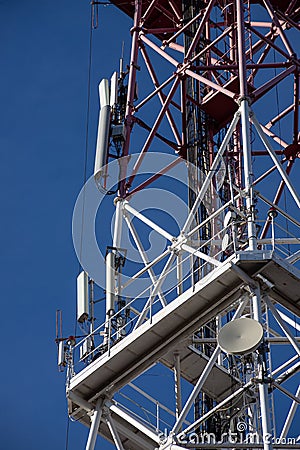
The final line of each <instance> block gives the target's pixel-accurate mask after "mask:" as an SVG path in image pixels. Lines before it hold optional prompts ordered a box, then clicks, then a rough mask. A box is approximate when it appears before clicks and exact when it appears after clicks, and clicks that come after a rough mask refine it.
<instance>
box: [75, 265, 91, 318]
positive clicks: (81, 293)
mask: <svg viewBox="0 0 300 450" xmlns="http://www.w3.org/2000/svg"><path fill="white" fill-rule="evenodd" d="M88 316H89V289H88V275H87V273H86V272H84V271H82V272H81V273H80V274H79V275H78V277H77V321H78V322H80V323H83V322H84V321H85V320H86V319H87V318H88Z"/></svg>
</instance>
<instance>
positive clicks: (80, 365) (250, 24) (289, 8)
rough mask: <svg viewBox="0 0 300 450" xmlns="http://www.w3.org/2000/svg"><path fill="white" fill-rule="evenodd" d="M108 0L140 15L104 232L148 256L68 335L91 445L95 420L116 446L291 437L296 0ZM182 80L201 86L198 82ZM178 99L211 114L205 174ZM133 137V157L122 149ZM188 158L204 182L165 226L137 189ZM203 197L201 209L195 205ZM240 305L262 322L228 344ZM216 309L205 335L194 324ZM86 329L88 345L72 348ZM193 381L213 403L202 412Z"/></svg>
mask: <svg viewBox="0 0 300 450" xmlns="http://www.w3.org/2000/svg"><path fill="white" fill-rule="evenodd" d="M113 3H114V4H115V5H116V6H118V7H119V8H120V9H122V10H123V11H124V12H126V13H127V14H129V15H131V16H132V17H133V27H132V29H131V35H132V41H131V42H132V44H131V45H132V46H131V57H130V58H131V59H130V65H129V70H128V85H127V102H126V111H125V120H124V128H125V133H124V142H123V144H122V157H120V159H119V165H120V174H119V192H118V196H117V198H116V199H115V205H116V214H115V222H114V237H113V242H112V245H113V248H114V249H115V250H113V252H117V251H118V250H119V249H121V248H122V230H123V231H124V229H125V228H126V229H127V231H128V232H129V233H130V235H131V237H132V239H133V242H134V244H135V247H136V249H137V251H138V253H139V255H140V258H141V263H142V264H143V267H142V268H141V269H139V270H137V271H132V272H131V273H130V278H129V279H128V280H127V281H126V282H125V281H124V280H123V279H122V274H120V273H118V270H117V269H116V267H115V266H113V267H109V266H108V265H107V270H108V271H109V270H111V271H112V275H113V280H115V281H114V282H115V286H114V289H113V293H112V294H113V295H114V296H115V299H121V298H122V296H123V297H124V298H125V297H126V289H128V287H129V286H131V285H134V283H136V281H137V280H139V279H140V278H141V277H145V276H147V277H148V284H147V286H146V288H144V289H143V290H142V291H141V292H137V294H136V296H134V297H131V298H128V297H126V300H125V301H124V305H123V304H122V305H121V307H119V308H118V310H116V309H117V308H115V310H114V311H112V312H111V313H110V314H108V315H107V316H106V317H105V318H104V321H103V324H101V325H100V326H98V327H97V328H96V329H95V330H93V331H92V333H91V334H90V335H88V336H87V337H86V338H84V339H83V341H81V342H79V343H77V344H76V345H75V346H73V345H72V346H71V347H70V354H71V355H72V358H70V365H71V368H70V370H69V373H70V374H71V376H70V377H69V379H68V384H67V397H68V402H69V414H70V415H71V416H72V417H74V418H75V419H76V420H79V421H81V422H82V423H84V424H86V425H87V426H88V427H90V432H89V437H88V442H87V446H86V449H88V450H92V449H93V448H94V446H95V441H96V435H97V433H100V434H101V435H102V436H104V437H105V438H106V439H109V440H111V441H112V442H113V443H114V444H115V446H116V448H117V449H118V450H123V449H124V450H126V449H133V448H135V449H137V450H139V449H148V448H149V449H154V448H156V447H159V448H160V449H161V450H163V449H166V450H167V449H170V450H179V449H182V448H219V447H220V448H240V447H241V448H249V449H252V448H264V449H265V450H270V449H272V448H273V447H274V448H297V446H298V447H299V442H296V438H297V437H298V436H292V437H294V438H295V440H294V441H293V440H292V439H291V440H290V441H289V440H288V438H289V437H290V436H289V430H290V428H291V427H292V425H293V419H295V417H296V416H297V414H298V416H297V417H298V420H299V408H298V410H297V405H298V404H299V403H300V396H299V395H300V391H299V371H300V364H299V357H300V346H299V339H298V337H297V331H299V328H300V325H299V323H300V322H299V316H300V289H299V287H300V271H299V270H298V268H297V262H298V261H299V259H300V233H299V228H300V220H299V208H300V197H299V194H298V192H297V189H296V186H295V182H294V179H293V171H292V168H293V167H294V166H295V164H296V161H297V159H298V157H299V154H300V146H299V64H300V61H299V58H298V57H297V48H296V46H295V43H296V42H297V36H298V35H299V28H300V26H299V23H298V20H299V18H300V12H299V2H298V1H292V2H290V3H287V2H276V1H269V0H262V1H261V2H260V4H256V3H255V2H250V1H248V2H243V1H242V0H236V1H234V2H229V1H226V0H222V1H221V0H220V1H217V0H207V1H201V2H200V1H199V2H195V3H193V5H192V6H193V7H192V14H191V16H190V18H189V20H185V21H183V12H182V5H181V2H178V1H175V0H168V1H165V0H152V1H151V2H150V1H144V2H143V1H141V0H135V3H134V8H133V6H132V5H131V4H127V5H126V4H124V3H122V2H120V3H119V2H118V1H117V0H116V1H114V2H113ZM280 3H281V4H280ZM282 4H284V5H282ZM185 19H186V17H185ZM191 30H192V31H193V34H192V35H191ZM187 34H189V39H188V40H185V36H186V35H187ZM298 39H299V37H298ZM187 42H188V45H187ZM200 43H201V45H199V44H200ZM139 64H140V65H141V73H142V76H141V77H140V78H141V80H140V82H139V83H140V84H139V95H140V98H139V99H138V100H137V99H136V82H137V79H138V72H139V69H140V67H139ZM144 72H145V73H146V74H148V75H149V80H150V82H151V83H152V86H151V88H150V84H149V82H147V81H146V76H145V75H144ZM123 79H124V78H123ZM191 80H192V81H191ZM188 82H192V83H193V84H194V85H195V86H196V87H197V89H198V91H197V92H198V93H199V95H198V96H197V95H194V96H193V97H191V95H190V92H189V91H190V90H189V89H187V86H188ZM143 83H145V86H146V87H145V90H144V89H142V88H141V86H142V85H143ZM279 90H280V92H281V93H284V101H283V103H284V105H282V108H281V105H280V104H279V103H278V104H277V105H276V107H274V108H273V107H272V104H271V103H270V98H271V97H270V95H271V94H272V93H274V92H275V94H277V97H278V92H279ZM275 97H276V95H275ZM187 103H189V104H191V103H192V104H194V105H195V106H196V107H197V108H198V109H199V111H201V112H202V113H203V114H205V120H206V121H207V123H206V125H205V126H206V127H207V132H206V144H207V149H206V152H207V154H206V155H205V156H206V157H207V161H209V162H208V164H209V168H208V170H206V171H204V175H203V173H201V174H200V176H198V174H197V171H198V170H199V167H193V166H191V164H187V161H190V158H189V153H188V152H189V148H190V147H189V144H190V143H189V141H190V139H191V135H190V136H188V133H187V124H188V122H189V121H190V118H189V117H187V114H188V108H186V105H187ZM280 108H281V109H280ZM276 109H277V111H276ZM279 124H281V125H279ZM133 130H134V133H133ZM198 131H199V130H195V133H196V132H198ZM136 136H137V137H136ZM194 145H196V146H197V145H198V144H197V142H196V143H195V144H194ZM137 150H138V153H137V155H136V158H135V161H134V164H133V165H132V167H131V166H130V158H128V157H129V156H131V155H132V154H133V153H136V151H137ZM160 151H163V152H165V153H166V154H169V155H175V157H173V159H172V161H171V160H170V162H169V163H168V164H167V165H165V166H163V165H162V166H161V167H160V169H159V170H157V172H156V173H155V174H152V175H150V176H148V177H147V178H146V179H145V178H143V179H141V178H140V177H139V174H140V173H141V169H142V168H143V167H144V166H147V155H148V153H150V152H154V153H155V152H157V153H158V152H160ZM203 151H205V150H203ZM181 166H182V170H183V171H184V170H186V166H187V172H188V173H189V174H190V173H191V171H192V170H193V171H195V172H196V175H197V176H196V177H195V178H196V180H197V182H196V183H195V186H194V188H195V195H194V198H193V204H192V205H190V210H189V212H188V213H187V216H186V218H185V223H184V224H183V226H182V228H181V229H180V231H179V233H177V234H176V235H174V233H173V232H172V231H171V230H170V229H169V226H168V222H167V221H160V220H157V219H155V217H154V218H150V217H149V215H148V214H146V213H144V212H143V211H139V210H137V209H136V208H135V207H134V206H133V205H132V203H133V202H132V200H133V199H134V197H135V196H136V195H141V196H143V192H144V190H145V189H147V188H148V187H149V186H150V185H153V184H154V185H155V183H156V182H158V181H162V180H163V179H164V177H165V176H166V175H168V174H171V173H172V170H173V169H174V168H175V167H176V168H178V167H181ZM220 167H223V171H224V176H223V180H222V183H221V185H220V186H219V184H220V183H219V181H218V176H220ZM116 181H118V180H116ZM284 199H287V203H288V204H289V205H292V206H291V208H290V210H291V211H292V213H291V212H288V210H287V208H286V207H285V202H284ZM201 205H202V208H205V210H206V214H205V216H203V217H200V219H198V221H197V220H195V217H196V215H197V212H198V211H199V208H200V207H201ZM137 223H139V227H137V226H136V224H137ZM141 224H142V225H143V230H146V231H143V232H142V233H141V232H140V231H139V230H141V229H142V228H141ZM207 226H209V227H210V230H211V233H210V236H209V238H208V239H206V238H205V239H204V238H203V234H202V233H201V230H204V229H205V227H207ZM149 229H150V230H153V231H154V232H155V233H157V234H158V235H160V236H161V237H163V238H164V239H165V240H166V246H165V248H164V250H163V251H162V252H161V253H159V254H157V255H155V257H152V258H151V259H150V258H149V257H148V255H147V252H146V251H145V249H144V240H143V233H144V232H145V233H148V232H149ZM225 237H226V238H225ZM108 244H109V243H108ZM114 254H116V253H114ZM191 260H192V261H195V260H196V261H197V262H198V266H197V270H199V273H200V274H201V276H200V277H199V281H198V280H197V279H196V280H195V277H194V276H193V269H192V270H189V271H188V273H185V272H184V264H185V263H186V262H187V263H188V264H189V262H190V261H191ZM169 278H170V279H171V280H173V281H172V282H171V287H168V288H167V289H166V288H165V285H166V280H168V279H169ZM174 280H175V282H174ZM168 286H169V285H168ZM241 316H247V317H251V318H253V319H255V320H256V321H258V322H260V323H261V324H262V326H263V328H264V338H263V341H262V343H261V344H260V346H259V347H258V348H257V349H256V350H254V351H253V352H252V353H250V354H247V355H235V356H234V355H228V354H226V353H224V352H223V351H222V350H221V347H220V345H219V344H218V340H217V337H218V332H219V330H220V328H221V327H222V326H223V325H225V323H227V322H229V321H234V320H236V319H237V318H239V317H241ZM120 318H121V319H122V320H120ZM212 323H214V324H215V328H214V330H213V331H211V333H210V334H209V337H207V335H205V334H203V333H202V331H201V330H204V329H205V326H206V327H207V326H211V325H210V324H212ZM87 341H88V342H91V341H92V342H93V346H88V348H90V351H89V353H87V354H85V357H84V358H82V359H81V360H80V358H79V357H78V354H79V348H80V347H81V346H82V345H83V344H84V342H87ZM283 346H284V347H283ZM208 347H209V349H210V352H209V355H210V356H208V355H207V352H206V351H205V348H208ZM282 348H284V349H285V350H284V352H283V350H282ZM84 364H86V366H84ZM153 365H155V367H156V368H158V367H160V368H161V370H162V371H168V372H170V373H173V374H174V377H173V378H172V379H171V378H170V377H169V378H168V381H167V382H166V384H167V385H168V388H167V389H169V388H170V386H171V387H172V390H173V398H172V400H170V399H168V400H167V401H166V398H165V396H164V392H163V389H164V387H163V384H164V381H163V378H160V379H159V380H160V381H159V383H160V382H161V383H162V386H161V389H157V390H156V392H155V394H154V392H153V391H155V389H153V388H151V386H149V383H148V382H147V373H150V374H151V373H152V372H151V371H153ZM159 370H160V369H159ZM75 372H76V375H75ZM134 380H135V381H134ZM168 392H169V391H168ZM199 393H204V394H206V395H208V396H209V398H211V399H212V407H211V409H210V410H206V411H202V413H200V414H199V415H198V417H196V418H195V417H194V414H193V410H194V405H195V401H196V399H197V396H198V395H199ZM283 399H284V400H283ZM281 402H282V405H284V407H283V406H282V408H281V414H280V417H279V418H278V417H277V412H278V408H279V407H280V406H278V405H279V404H281ZM284 408H285V411H284ZM208 421H211V422H210V423H211V424H213V425H211V427H210V431H211V430H213V431H211V433H208V432H207V428H205V424H206V423H207V422H208ZM242 425H243V426H242ZM243 427H244V428H243ZM292 437H290V438H292ZM276 439H277V440H276Z"/></svg>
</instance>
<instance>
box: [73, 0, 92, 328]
mask: <svg viewBox="0 0 300 450" xmlns="http://www.w3.org/2000/svg"><path fill="white" fill-rule="evenodd" d="M92 54H93V11H92V8H91V15H90V30H89V57H88V81H87V111H86V129H85V154H84V167H83V200H82V213H81V235H80V251H79V261H78V275H79V273H80V271H81V268H82V265H81V256H82V245H83V229H84V212H85V189H86V188H85V184H86V180H87V162H88V147H89V123H90V103H91V69H92ZM76 334H77V311H76V314H75V325H74V336H76Z"/></svg>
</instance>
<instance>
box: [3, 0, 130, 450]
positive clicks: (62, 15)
mask: <svg viewBox="0 0 300 450" xmlns="http://www.w3.org/2000/svg"><path fill="white" fill-rule="evenodd" d="M100 8H101V9H100V11H99V12H100V17H99V29H98V30H96V31H95V32H94V64H93V71H92V73H93V77H92V106H91V128H90V137H91V139H90V145H89V161H88V174H89V175H90V174H91V170H92V169H91V168H92V164H93V155H94V142H95V139H96V130H95V126H96V121H97V117H96V109H97V103H98V94H97V83H98V80H99V79H100V78H101V77H103V76H110V75H111V73H112V71H113V70H114V69H115V68H116V67H117V64H118V58H119V55H120V49H121V44H122V37H121V35H120V34H119V37H118V38H116V36H115V33H114V32H113V27H116V28H117V29H118V32H122V27H124V34H126V35H128V28H129V27H128V21H127V20H126V17H125V16H124V15H122V14H121V13H119V12H118V11H116V9H115V8H114V7H100ZM112 9H114V11H112ZM89 17H90V4H89V1H88V0H75V1H74V0H42V1H38V0H25V1H24V0H23V1H20V0H16V1H14V2H11V1H9V0H1V1H0V36H1V38H0V42H1V43H0V48H1V50H0V54H1V71H0V92H1V102H0V105H1V106H0V108H1V113H0V123H1V124H0V130H1V131H0V148H1V178H0V179H1V194H0V195H1V210H2V211H1V279H2V281H1V286H2V292H1V305H2V313H3V316H2V324H1V342H2V355H1V360H2V364H1V366H2V369H1V374H0V380H1V384H0V386H1V399H2V407H1V421H0V436H1V448H3V449H6V450H17V449H21V448H22V449H23V450H40V449H43V450H48V449H49V450H50V449H51V450H53V449H64V448H65V432H66V421H67V419H66V418H67V416H66V401H65V395H64V380H65V376H64V375H63V374H62V375H60V374H59V373H58V371H57V366H56V346H55V343H54V338H55V310H56V309H57V308H61V309H63V311H64V322H65V333H72V330H73V328H74V310H75V301H76V293H75V284H76V276H77V274H78V262H77V258H76V255H75V252H74V250H73V244H72V235H71V220H72V211H73V207H74V203H75V200H76V197H77V195H78V193H79V191H80V189H81V187H82V181H83V166H84V153H85V132H86V125H85V123H86V111H87V106H86V105H87V79H88V70H87V69H88V51H89ZM104 36H105V38H104V39H103V37H104ZM86 436H87V429H86V428H84V427H83V426H82V425H80V424H71V427H70V445H69V448H70V449H72V450H77V449H78V450H79V449H80V450H81V449H82V448H84V446H85V441H86ZM98 446H99V448H100V444H99V443H98ZM102 448H103V446H102Z"/></svg>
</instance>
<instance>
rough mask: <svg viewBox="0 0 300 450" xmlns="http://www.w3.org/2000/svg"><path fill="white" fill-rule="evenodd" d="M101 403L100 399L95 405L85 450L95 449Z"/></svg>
mask: <svg viewBox="0 0 300 450" xmlns="http://www.w3.org/2000/svg"><path fill="white" fill-rule="evenodd" d="M102 402H103V400H102V398H100V399H99V400H98V401H97V403H96V407H95V411H94V414H93V416H92V418H91V421H92V424H91V428H90V432H89V437H88V441H87V444H86V447H85V450H94V448H95V444H96V439H97V433H98V430H99V425H100V420H101V416H102V409H101V407H102Z"/></svg>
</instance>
